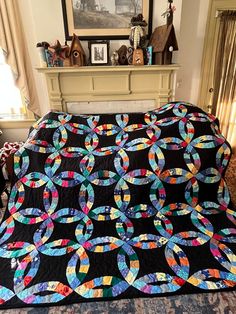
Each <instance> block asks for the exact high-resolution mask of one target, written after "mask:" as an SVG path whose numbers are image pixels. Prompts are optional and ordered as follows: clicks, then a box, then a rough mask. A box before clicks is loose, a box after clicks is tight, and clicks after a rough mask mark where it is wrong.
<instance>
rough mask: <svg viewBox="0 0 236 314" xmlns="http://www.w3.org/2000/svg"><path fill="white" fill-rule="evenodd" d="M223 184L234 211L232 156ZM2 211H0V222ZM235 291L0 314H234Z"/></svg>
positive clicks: (235, 175) (235, 170) (235, 160)
mask: <svg viewBox="0 0 236 314" xmlns="http://www.w3.org/2000/svg"><path fill="white" fill-rule="evenodd" d="M226 181H227V184H228V187H229V190H230V195H231V199H232V202H233V204H234V208H236V156H233V157H232V158H231V161H230V164H229V167H228V169H227V172H226ZM2 214H3V210H0V220H1V217H2ZM235 300H236V291H232V292H215V293H201V294H192V295H179V296H178V295H175V296H169V297H160V298H143V299H132V300H129V299H126V300H118V301H109V302H90V303H81V304H73V305H69V306H56V307H45V308H22V309H14V310H3V311H0V312H1V313H2V314H26V313H27V314H54V313H57V314H64V313H65V314H74V313H83V314H109V313H112V314H130V313H135V314H159V313H160V314H173V313H176V314H184V313H185V314H189V313H191V314H203V313H204V314H212V313H217V314H223V313H225V314H234V313H236V302H235Z"/></svg>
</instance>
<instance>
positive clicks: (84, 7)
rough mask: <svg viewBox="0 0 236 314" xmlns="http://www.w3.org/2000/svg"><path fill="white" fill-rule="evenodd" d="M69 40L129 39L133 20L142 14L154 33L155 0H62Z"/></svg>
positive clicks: (148, 30) (150, 31) (149, 31)
mask: <svg viewBox="0 0 236 314" xmlns="http://www.w3.org/2000/svg"><path fill="white" fill-rule="evenodd" d="M61 1H62V10H63V18H64V28H65V36H66V40H71V38H72V36H73V33H75V34H76V35H77V36H78V37H79V39H80V40H100V39H109V40H110V39H128V37H129V34H130V20H131V18H132V17H133V16H136V15H138V14H142V15H143V17H144V19H145V21H146V22H147V24H148V25H147V30H146V32H147V36H148V37H149V36H150V35H151V33H152V11H153V0H61Z"/></svg>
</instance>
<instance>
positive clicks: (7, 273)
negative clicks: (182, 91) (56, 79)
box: [0, 103, 236, 308]
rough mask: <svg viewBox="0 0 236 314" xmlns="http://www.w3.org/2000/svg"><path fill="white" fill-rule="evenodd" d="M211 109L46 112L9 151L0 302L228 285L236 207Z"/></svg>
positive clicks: (232, 281) (235, 281) (234, 266)
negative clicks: (11, 163) (11, 176)
mask: <svg viewBox="0 0 236 314" xmlns="http://www.w3.org/2000/svg"><path fill="white" fill-rule="evenodd" d="M230 155H231V150H230V147H229V145H228V143H227V142H226V141H225V139H224V137H223V136H222V135H221V133H220V131H219V128H218V123H217V120H216V119H215V118H214V117H213V116H211V115H207V114H206V113H205V112H203V111H202V110H201V109H199V108H198V107H195V106H190V105H189V104H186V103H169V104H167V105H165V106H163V107H161V108H160V109H157V110H155V111H152V112H147V113H145V114H143V113H132V114H109V115H86V116H83V115H70V114H65V113H62V112H54V113H49V114H47V115H46V116H45V117H43V118H42V119H41V120H40V121H38V123H36V124H35V125H34V127H33V128H32V130H31V133H30V135H29V138H28V140H27V142H26V143H25V144H24V146H23V147H22V148H21V149H20V150H19V151H18V152H17V153H16V154H15V164H14V173H15V179H14V184H13V188H12V191H11V196H10V200H9V204H8V210H7V211H6V213H5V216H4V219H3V222H2V224H1V225H0V304H1V305H0V308H7V307H21V306H27V305H28V306H32V305H35V306H36V305H40V306H42V305H48V304H50V305H53V304H69V303H73V302H85V301H88V300H102V299H103V300H104V299H114V298H130V297H150V296H161V295H171V294H177V293H178V294H181V293H193V292H197V293H199V292H206V291H212V290H224V289H226V290H227V289H232V288H233V287H235V285H236V244H235V242H236V228H235V225H236V213H235V211H234V210H233V209H232V208H231V205H230V197H229V191H228V188H227V186H226V183H225V181H224V173H225V170H226V167H227V164H228V161H229V158H230Z"/></svg>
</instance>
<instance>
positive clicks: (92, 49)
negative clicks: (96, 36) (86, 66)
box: [88, 40, 109, 65]
mask: <svg viewBox="0 0 236 314" xmlns="http://www.w3.org/2000/svg"><path fill="white" fill-rule="evenodd" d="M88 47H89V59H90V64H91V65H106V64H108V63H109V41H108V40H103V41H89V42H88Z"/></svg>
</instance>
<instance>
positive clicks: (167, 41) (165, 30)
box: [149, 0, 178, 64]
mask: <svg viewBox="0 0 236 314" xmlns="http://www.w3.org/2000/svg"><path fill="white" fill-rule="evenodd" d="M168 2H169V7H168V8H167V10H166V11H165V12H164V13H163V14H162V16H163V17H166V19H167V21H166V25H162V26H159V27H157V28H155V30H154V32H153V33H152V35H151V38H150V41H149V45H150V46H152V47H153V61H154V64H171V62H172V52H173V51H176V50H178V43H177V39H176V36H175V28H174V25H173V13H174V11H175V7H174V6H172V3H173V0H168Z"/></svg>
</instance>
